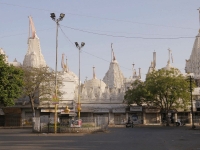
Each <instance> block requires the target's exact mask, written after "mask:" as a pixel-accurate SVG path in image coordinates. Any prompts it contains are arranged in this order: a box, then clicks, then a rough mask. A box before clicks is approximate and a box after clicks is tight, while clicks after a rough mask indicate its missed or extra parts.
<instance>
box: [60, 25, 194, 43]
mask: <svg viewBox="0 0 200 150" xmlns="http://www.w3.org/2000/svg"><path fill="white" fill-rule="evenodd" d="M61 26H63V27H65V28H68V29H72V30H76V31H80V32H85V33H90V34H95V35H101V36H109V37H115V38H128V39H143V40H151V39H154V40H176V39H191V38H195V37H171V38H170V37H158V38H148V37H134V36H124V35H112V34H105V33H98V32H91V31H87V30H83V29H78V28H73V27H69V26H64V25H61Z"/></svg>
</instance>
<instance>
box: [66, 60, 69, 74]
mask: <svg viewBox="0 0 200 150" xmlns="http://www.w3.org/2000/svg"><path fill="white" fill-rule="evenodd" d="M66 71H67V72H69V67H68V65H67V56H66Z"/></svg>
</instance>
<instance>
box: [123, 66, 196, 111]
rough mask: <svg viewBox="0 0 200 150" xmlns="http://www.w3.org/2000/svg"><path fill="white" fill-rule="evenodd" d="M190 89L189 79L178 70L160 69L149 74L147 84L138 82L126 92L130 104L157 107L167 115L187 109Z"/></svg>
mask: <svg viewBox="0 0 200 150" xmlns="http://www.w3.org/2000/svg"><path fill="white" fill-rule="evenodd" d="M192 86H193V87H194V86H195V84H194V83H193V84H192ZM189 87H190V83H189V82H188V81H187V78H186V77H185V76H183V75H182V74H180V72H179V71H178V70H177V69H174V68H172V69H170V70H164V69H160V70H158V71H153V72H152V73H149V74H147V77H146V81H145V82H142V81H138V80H136V81H135V82H134V83H133V84H132V88H131V89H129V90H128V91H127V92H126V94H125V99H126V100H127V102H128V103H129V104H132V103H135V104H137V105H141V104H146V105H149V106H156V107H158V108H160V109H161V110H162V111H163V112H165V113H166V114H167V113H168V112H169V110H172V109H176V108H183V109H187V106H188V105H189V104H190V91H189Z"/></svg>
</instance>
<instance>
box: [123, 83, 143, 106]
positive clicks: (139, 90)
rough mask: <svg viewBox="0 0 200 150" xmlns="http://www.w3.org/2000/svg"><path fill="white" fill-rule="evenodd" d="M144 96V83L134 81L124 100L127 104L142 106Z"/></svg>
mask: <svg viewBox="0 0 200 150" xmlns="http://www.w3.org/2000/svg"><path fill="white" fill-rule="evenodd" d="M145 95H146V89H145V85H144V82H142V81H141V80H135V81H134V82H133V83H132V84H131V87H130V88H129V90H128V91H126V94H125V96H124V98H125V99H126V100H127V102H128V104H137V105H142V104H143V103H144V99H145V97H146V96H145Z"/></svg>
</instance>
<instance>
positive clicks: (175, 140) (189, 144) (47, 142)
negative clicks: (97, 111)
mask: <svg viewBox="0 0 200 150" xmlns="http://www.w3.org/2000/svg"><path fill="white" fill-rule="evenodd" d="M108 130H109V131H108V132H105V133H102V132H101V133H100V132H99V133H92V134H80V133H73V134H72V133H71V134H35V133H31V130H30V129H0V150H26V149H28V150H52V149H61V150H128V149H131V150H200V130H191V129H190V128H188V127H160V126H151V127H147V126H144V127H134V128H109V129H108Z"/></svg>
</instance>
